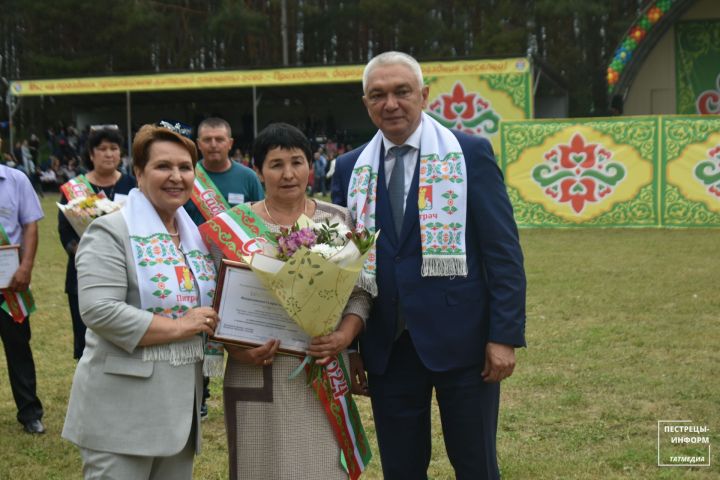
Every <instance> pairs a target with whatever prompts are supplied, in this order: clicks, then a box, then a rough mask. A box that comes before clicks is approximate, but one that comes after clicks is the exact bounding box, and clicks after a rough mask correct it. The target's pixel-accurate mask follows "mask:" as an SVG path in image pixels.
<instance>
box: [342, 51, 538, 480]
mask: <svg viewBox="0 0 720 480" xmlns="http://www.w3.org/2000/svg"><path fill="white" fill-rule="evenodd" d="M363 92H364V96H363V102H364V103H365V106H366V108H367V110H368V114H369V115H370V118H371V120H372V121H373V123H374V124H375V125H376V126H377V127H378V128H379V131H378V133H377V134H376V135H375V137H373V139H372V140H371V141H370V142H369V143H367V144H365V145H363V146H361V147H360V148H358V149H356V150H353V151H351V152H349V153H347V154H345V155H343V156H341V157H340V158H338V159H337V162H336V171H335V175H334V177H333V186H332V198H333V201H334V202H335V203H337V204H340V205H343V206H347V207H348V208H349V209H350V210H351V212H352V214H353V217H354V219H355V221H356V223H357V225H358V226H359V227H366V228H369V229H370V230H373V229H374V230H380V231H381V233H380V235H379V238H378V241H377V245H376V252H375V255H374V256H372V255H371V256H370V259H369V261H368V262H367V263H366V265H365V268H364V270H363V273H362V276H361V283H362V285H363V287H364V288H365V289H366V290H367V291H368V292H370V294H371V295H372V296H374V297H375V298H374V299H373V302H372V308H371V310H370V314H369V317H368V319H367V322H366V325H365V329H364V331H363V333H362V334H361V337H360V353H361V356H362V360H363V363H364V368H365V369H366V370H367V380H368V387H369V393H370V397H371V401H372V408H373V416H374V419H375V427H376V431H377V437H378V445H379V448H380V457H381V461H382V468H383V474H384V477H385V478H386V479H388V480H392V479H411V480H412V479H426V478H427V468H428V465H429V463H430V454H431V432H430V408H431V407H430V406H431V399H432V392H433V389H434V390H435V393H436V397H437V401H438V405H439V408H440V417H441V421H442V428H443V434H444V440H445V447H446V450H447V452H448V457H449V459H450V462H451V463H452V465H453V468H454V469H455V475H456V478H458V479H473V480H477V479H485V478H487V479H495V478H499V470H498V465H497V454H496V449H495V443H496V442H495V438H496V432H497V417H498V408H499V402H500V383H499V382H500V381H501V380H503V379H505V378H507V377H509V376H510V375H511V374H512V372H513V369H514V367H515V350H514V349H515V348H517V347H522V346H525V274H524V270H523V257H522V251H521V249H520V244H519V241H518V232H517V227H516V225H515V221H514V219H513V213H512V206H511V205H510V201H509V199H508V196H507V192H506V190H505V185H504V183H503V178H502V173H501V172H500V170H499V168H498V167H497V165H496V162H495V158H494V156H493V152H492V147H491V146H490V143H489V142H488V141H487V140H485V139H483V138H480V137H473V136H469V135H466V134H463V133H460V132H456V131H451V130H448V129H446V128H445V127H443V126H442V125H440V124H439V123H438V122H436V121H435V120H433V119H432V118H431V117H429V116H428V115H426V114H424V113H423V109H424V108H425V107H426V104H427V100H428V93H429V90H428V87H427V86H424V85H423V77H422V72H421V69H420V65H419V64H418V63H417V61H416V60H415V59H414V58H412V57H410V56H409V55H406V54H404V53H400V52H386V53H383V54H381V55H379V56H377V57H375V58H373V59H372V60H371V61H370V62H369V63H368V65H367V66H366V68H365V71H364V73H363ZM362 380H364V379H362Z"/></svg>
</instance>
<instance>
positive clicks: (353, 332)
mask: <svg viewBox="0 0 720 480" xmlns="http://www.w3.org/2000/svg"><path fill="white" fill-rule="evenodd" d="M362 328H363V321H362V319H361V318H360V317H359V316H357V315H355V314H354V313H349V314H347V315H345V316H344V317H343V319H342V321H341V322H340V325H338V328H337V330H335V331H334V332H332V333H330V334H328V335H321V336H319V337H314V338H313V339H312V340H311V341H310V347H309V348H308V350H307V354H308V355H311V356H313V357H317V358H319V359H320V360H318V363H320V364H321V365H323V364H324V363H326V362H327V361H329V360H330V357H333V356H335V355H337V354H338V353H340V352H342V351H343V350H345V349H346V348H347V347H348V346H349V345H350V344H351V343H352V341H353V340H354V339H355V337H356V336H357V335H358V333H360V331H361V330H362Z"/></svg>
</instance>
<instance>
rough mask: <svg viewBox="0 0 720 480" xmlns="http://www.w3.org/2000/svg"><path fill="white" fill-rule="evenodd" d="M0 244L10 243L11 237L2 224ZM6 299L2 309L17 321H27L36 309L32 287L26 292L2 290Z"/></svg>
mask: <svg viewBox="0 0 720 480" xmlns="http://www.w3.org/2000/svg"><path fill="white" fill-rule="evenodd" d="M0 245H10V237H8V235H7V233H6V232H5V229H4V228H3V226H2V225H0ZM0 292H2V295H3V297H4V298H5V301H4V302H3V303H2V309H3V310H5V311H6V312H7V313H8V314H9V315H10V316H11V317H12V319H13V320H14V321H15V322H17V323H22V322H24V321H25V318H27V316H28V315H30V314H31V313H32V312H34V311H35V299H34V298H33V296H32V292H30V288H28V289H27V290H25V291H24V292H15V291H13V290H10V289H9V288H4V289H2V290H0Z"/></svg>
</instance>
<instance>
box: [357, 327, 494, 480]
mask: <svg viewBox="0 0 720 480" xmlns="http://www.w3.org/2000/svg"><path fill="white" fill-rule="evenodd" d="M451 354H452V353H451V352H448V355H451ZM482 368H483V367H482V365H476V366H472V367H467V368H462V369H459V370H451V371H447V372H433V371H430V370H428V369H427V368H426V367H425V366H424V365H423V363H422V361H421V360H420V357H419V356H418V354H417V351H416V350H415V346H414V345H413V343H412V339H411V338H410V335H409V333H408V332H407V330H406V331H405V332H404V333H403V334H402V335H400V337H399V338H398V339H397V340H396V341H395V344H394V345H393V351H392V353H391V354H390V359H389V362H388V366H387V369H386V370H385V373H383V374H382V375H373V374H368V387H369V388H370V400H371V402H372V409H373V416H374V419H375V432H376V434H377V439H378V447H379V449H380V461H381V463H382V470H383V476H384V478H385V480H427V478H428V476H427V469H428V466H429V465H430V457H431V445H432V444H431V438H432V432H431V422H430V420H431V405H432V394H433V391H434V392H435V396H436V398H437V403H438V406H439V408H440V421H441V423H442V432H443V439H444V441H445V449H446V451H447V454H448V458H449V459H450V463H451V464H452V466H453V469H454V470H455V478H456V479H457V480H498V479H499V478H500V472H499V470H498V464H497V453H496V450H495V436H496V433H497V417H498V408H499V406H500V384H498V383H485V382H483V380H482V376H481V375H480V373H481V372H482Z"/></svg>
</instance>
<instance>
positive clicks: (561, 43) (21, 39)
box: [0, 0, 649, 116]
mask: <svg viewBox="0 0 720 480" xmlns="http://www.w3.org/2000/svg"><path fill="white" fill-rule="evenodd" d="M648 1H649V0H524V1H522V0H478V1H472V2H467V1H460V0H445V1H432V0H342V1H335V0H286V5H287V9H286V10H287V28H286V32H287V57H288V65H289V66H295V65H323V64H361V63H364V62H366V61H367V60H368V58H369V57H370V56H372V55H374V54H377V53H379V52H382V51H385V50H391V49H396V50H403V51H406V52H408V53H410V54H412V55H414V56H415V57H417V58H418V59H419V60H421V61H422V60H424V61H430V60H439V59H462V58H480V57H488V56H493V57H497V56H525V55H528V54H531V55H536V56H537V57H538V58H541V59H543V60H544V61H545V62H546V63H547V64H549V65H551V66H552V67H554V68H555V69H556V70H557V72H558V73H559V74H560V75H561V77H562V78H563V79H564V80H565V81H566V83H567V85H568V86H569V89H570V92H569V93H570V99H571V103H570V114H571V115H572V116H585V115H599V114H604V113H605V106H606V105H607V99H606V93H605V92H606V85H605V69H606V67H607V64H608V59H609V56H610V55H612V52H613V51H614V48H615V46H616V43H617V42H618V39H619V38H620V37H621V36H622V34H623V33H624V31H625V30H626V29H627V28H628V27H629V26H630V24H631V23H632V21H633V20H634V19H635V17H636V15H637V13H638V11H639V9H640V8H641V7H642V6H644V5H646V4H647V3H648ZM0 3H1V4H2V12H3V14H2V17H1V18H0V55H2V61H1V62H0V74H2V75H3V76H5V77H9V78H37V77H63V76H92V75H103V74H123V73H140V72H142V73H148V72H170V71H182V70H209V69H240V68H248V67H277V66H282V65H283V36H282V27H281V23H282V22H281V9H282V8H281V5H282V3H283V2H282V1H281V0H206V1H205V0H122V1H119V0H114V1H108V0H98V1H92V2H89V1H84V0H32V1H27V0H2V1H1V2H0Z"/></svg>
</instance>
